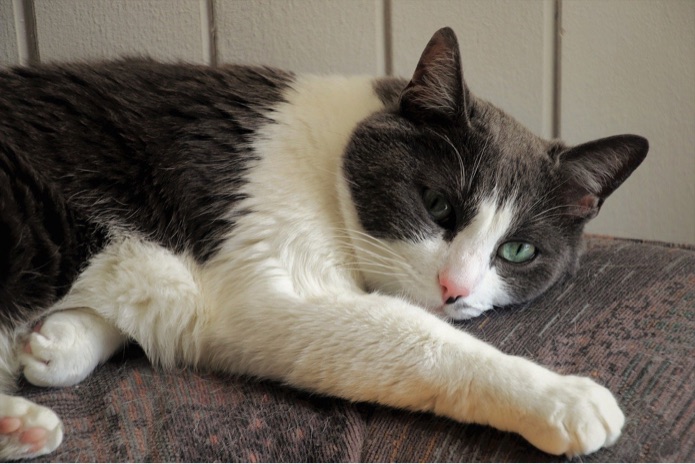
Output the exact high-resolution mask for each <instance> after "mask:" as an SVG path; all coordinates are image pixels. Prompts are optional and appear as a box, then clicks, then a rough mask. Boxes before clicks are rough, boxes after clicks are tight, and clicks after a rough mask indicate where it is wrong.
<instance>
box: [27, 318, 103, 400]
mask: <svg viewBox="0 0 695 464" xmlns="http://www.w3.org/2000/svg"><path fill="white" fill-rule="evenodd" d="M87 331H88V328H86V327H83V326H82V322H81V321H80V320H79V318H76V317H74V315H73V314H71V313H70V312H65V313H55V314H51V315H50V316H49V317H48V318H47V319H46V320H45V321H44V322H43V323H42V324H40V325H38V326H36V327H35V328H34V331H32V332H31V333H30V334H29V335H28V337H27V338H26V341H25V344H24V347H23V349H22V350H21V352H20V354H19V359H20V362H21V364H22V366H23V369H24V371H23V372H24V377H26V379H27V380H28V381H29V382H31V383H32V384H34V385H38V386H42V387H46V386H51V387H63V386H71V385H75V384H77V383H79V382H80V381H82V380H83V379H84V378H85V377H86V376H87V375H89V373H91V372H92V370H93V369H94V367H95V366H96V364H97V362H98V360H97V359H95V354H94V353H93V350H92V347H91V346H90V344H89V343H86V341H87V340H86V336H85V332H87Z"/></svg>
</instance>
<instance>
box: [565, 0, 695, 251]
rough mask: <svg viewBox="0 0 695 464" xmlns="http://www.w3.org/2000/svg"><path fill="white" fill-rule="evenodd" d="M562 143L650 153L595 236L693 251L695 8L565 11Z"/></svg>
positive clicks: (642, 5)
mask: <svg viewBox="0 0 695 464" xmlns="http://www.w3.org/2000/svg"><path fill="white" fill-rule="evenodd" d="M563 30H564V34H563V37H562V114H561V116H562V120H561V121H562V126H561V127H562V135H563V137H564V138H565V139H567V140H568V141H569V142H572V143H579V142H582V141H586V140H589V139H593V138H598V137H603V136H608V135H612V134H618V133H625V132H630V133H636V134H640V135H643V136H645V137H647V138H648V139H649V141H650V145H651V149H650V153H649V155H648V156H647V159H646V161H645V162H644V163H643V165H642V166H641V167H640V168H639V169H638V170H637V172H636V173H635V174H633V177H631V178H630V179H628V180H627V182H626V183H625V184H624V185H623V186H622V187H621V188H620V189H619V190H618V191H617V192H616V193H615V194H614V195H613V196H612V197H611V198H609V199H608V200H607V202H606V204H605V205H604V207H603V211H602V212H601V214H599V216H598V218H597V219H595V220H594V221H593V222H592V223H591V224H590V227H589V229H588V230H589V231H592V232H598V233H604V234H611V235H619V236H628V237H638V238H650V239H659V240H667V241H677V242H689V243H695V2H693V1H692V0H681V1H678V0H668V1H654V0H649V1H637V0H627V1H623V0H610V1H607V0H581V1H575V0H566V1H565V2H564V3H563Z"/></svg>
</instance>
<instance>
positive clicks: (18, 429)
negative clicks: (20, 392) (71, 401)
mask: <svg viewBox="0 0 695 464" xmlns="http://www.w3.org/2000/svg"><path fill="white" fill-rule="evenodd" d="M62 441H63V424H62V423H61V422H60V419H59V418H58V416H57V415H56V413H54V412H53V411H51V410H50V409H48V408H46V407H44V406H39V405H38V404H36V403H32V402H31V401H29V400H26V399H24V398H21V397H19V396H10V395H3V394H0V460H5V459H27V458H33V457H36V456H41V455H43V454H47V453H50V452H51V451H53V450H55V449H56V448H57V447H58V445H60V443H61V442H62Z"/></svg>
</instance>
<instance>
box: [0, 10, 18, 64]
mask: <svg viewBox="0 0 695 464" xmlns="http://www.w3.org/2000/svg"><path fill="white" fill-rule="evenodd" d="M14 21H15V18H14V9H13V6H12V0H0V66H2V65H13V64H17V63H19V52H18V48H17V29H16V28H15V24H14Z"/></svg>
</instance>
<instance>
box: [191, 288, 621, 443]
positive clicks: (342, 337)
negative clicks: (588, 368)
mask: <svg viewBox="0 0 695 464" xmlns="http://www.w3.org/2000/svg"><path fill="white" fill-rule="evenodd" d="M263 297H264V298H263V299H262V301H259V303H258V305H254V306H253V309H251V308H249V309H245V310H243V311H241V312H239V311H227V312H222V311H221V312H220V313H219V318H218V319H217V320H212V319H211V321H210V322H211V325H210V326H209V327H208V330H207V333H206V337H205V338H206V340H205V343H206V348H205V350H204V352H206V353H209V354H210V355H209V357H208V359H207V360H206V362H207V363H210V364H211V365H212V366H213V367H215V368H217V369H225V370H230V371H232V372H247V373H251V374H254V375H260V376H265V377H271V378H275V379H279V380H282V381H284V382H287V383H289V384H291V385H294V386H296V387H299V388H302V389H308V390H313V391H316V392H320V393H324V394H329V395H334V396H339V397H343V398H347V399H350V400H355V401H370V402H377V403H381V404H385V405H390V406H395V407H401V408H406V409H411V410H419V411H430V412H434V413H436V414H439V415H443V416H448V417H451V418H453V419H456V420H459V421H462V422H474V423H479V424H487V425H491V426H493V427H496V428H498V429H501V430H506V431H513V432H517V433H519V434H521V435H522V436H524V437H525V438H526V439H527V440H528V441H530V442H531V443H532V444H533V445H535V446H537V447H538V448H540V449H542V450H544V451H546V452H549V453H553V454H568V455H576V454H586V453H590V452H593V451H595V450H597V449H599V448H601V447H603V446H608V445H611V444H612V443H613V442H615V440H616V439H617V438H618V436H619V435H620V431H621V428H622V425H623V422H624V417H623V414H622V412H621V410H620V408H619V407H618V405H617V403H616V401H615V399H614V398H613V396H612V395H611V393H610V392H609V391H608V390H606V389H605V388H603V387H601V386H599V385H598V384H596V383H594V382H593V381H591V380H589V379H587V378H580V377H573V376H562V375H559V374H556V373H554V372H552V371H550V370H548V369H545V368H543V367H541V366H539V365H537V364H534V363H533V362H531V361H528V360H526V359H523V358H519V357H514V356H509V355H505V354H503V353H501V352H500V351H498V350H497V349H495V348H493V347H492V346H490V345H488V344H486V343H484V342H482V341H480V340H478V339H476V338H474V337H472V336H470V335H468V334H466V333H464V332H462V331H460V330H458V329H456V328H454V327H452V326H450V325H449V324H447V323H445V322H444V321H441V320H439V319H438V318H436V317H435V316H433V315H431V314H428V313H427V312H425V311H424V310H422V309H420V308H416V307H413V306H410V305H409V304H407V303H405V302H403V301H400V300H398V299H394V298H390V297H384V296H380V295H360V296H353V297H332V298H331V297H327V298H316V299H312V300H306V299H296V300H294V299H291V298H276V297H271V296H270V295H268V294H265V295H263ZM261 306H262V308H261ZM266 308H270V309H266Z"/></svg>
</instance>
